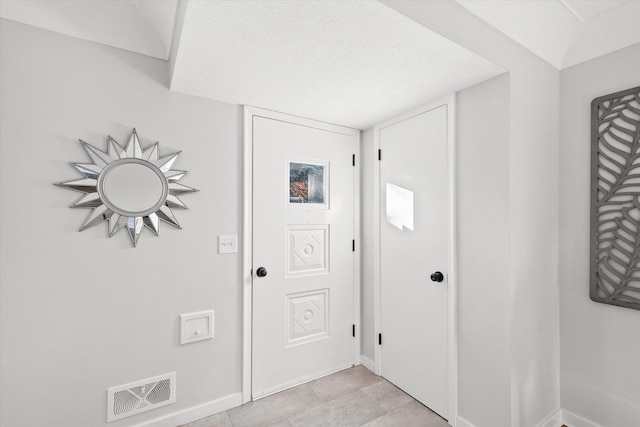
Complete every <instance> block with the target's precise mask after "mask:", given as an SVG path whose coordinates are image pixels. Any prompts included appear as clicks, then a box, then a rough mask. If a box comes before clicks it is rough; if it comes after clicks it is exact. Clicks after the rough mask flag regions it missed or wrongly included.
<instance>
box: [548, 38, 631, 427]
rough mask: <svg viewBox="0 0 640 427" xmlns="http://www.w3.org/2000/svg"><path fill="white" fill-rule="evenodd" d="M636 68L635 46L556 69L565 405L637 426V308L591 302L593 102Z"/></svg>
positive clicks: (600, 419)
mask: <svg viewBox="0 0 640 427" xmlns="http://www.w3.org/2000/svg"><path fill="white" fill-rule="evenodd" d="M639 70H640V44H636V45H634V46H631V47H629V48H626V49H623V50H620V51H617V52H614V53H611V54H609V55H605V56H602V57H600V58H597V59H594V60H591V61H589V62H585V63H583V64H580V65H577V66H574V67H571V68H567V69H565V70H563V71H562V72H561V74H560V77H561V98H560V104H561V111H560V118H561V119H560V123H561V125H560V139H561V150H560V196H561V197H560V223H561V234H560V238H561V239H560V308H561V310H560V326H561V365H560V367H561V397H562V407H563V409H566V410H568V411H570V412H571V413H573V414H576V415H578V416H581V417H583V418H586V419H588V420H591V421H592V422H595V423H597V424H599V425H602V426H607V427H628V426H632V425H638V423H640V363H639V362H640V311H637V310H630V309H627V308H622V307H615V306H611V305H605V304H599V303H595V302H593V301H591V300H590V299H589V257H590V254H589V248H590V243H589V215H590V174H591V133H590V129H591V101H592V100H593V98H596V97H599V96H603V95H607V94H609V93H613V92H617V91H620V90H624V89H629V88H632V87H634V86H640V72H639Z"/></svg>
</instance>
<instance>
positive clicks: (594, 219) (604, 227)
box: [590, 86, 640, 310]
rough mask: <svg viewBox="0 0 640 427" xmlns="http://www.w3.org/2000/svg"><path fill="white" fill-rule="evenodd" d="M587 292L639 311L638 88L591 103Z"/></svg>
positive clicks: (597, 297) (605, 302)
mask: <svg viewBox="0 0 640 427" xmlns="http://www.w3.org/2000/svg"><path fill="white" fill-rule="evenodd" d="M590 294H591V299H592V300H593V301H596V302H601V303H604V304H613V305H618V306H622V307H627V308H634V309H636V310H640V86H639V87H635V88H633V89H628V90H625V91H621V92H616V93H612V94H609V95H606V96H602V97H599V98H596V99H594V100H593V102H592V103H591V292H590Z"/></svg>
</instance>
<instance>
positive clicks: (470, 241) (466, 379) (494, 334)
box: [456, 74, 511, 427]
mask: <svg viewBox="0 0 640 427" xmlns="http://www.w3.org/2000/svg"><path fill="white" fill-rule="evenodd" d="M456 107H457V111H456V124H457V130H456V132H457V135H456V137H457V142H456V143H457V151H458V156H457V161H456V163H457V165H456V167H457V178H456V179H457V188H456V193H457V194H456V196H457V207H458V229H457V233H458V321H459V327H458V352H459V357H458V387H459V391H458V393H459V396H460V398H459V402H458V407H459V413H460V415H461V416H462V417H463V418H465V419H467V418H466V417H468V418H469V419H473V422H474V424H475V425H477V426H493V427H501V426H502V427H508V426H509V425H510V422H511V419H510V415H509V414H510V403H509V399H505V396H509V393H510V387H511V384H510V374H509V370H508V369H507V367H508V366H509V365H510V360H509V356H510V354H509V347H508V345H506V343H508V342H509V333H510V329H509V326H510V320H509V269H508V268H505V264H504V263H505V261H507V260H508V259H509V228H508V227H507V225H508V223H509V75H508V74H503V75H501V76H499V77H496V78H493V79H491V80H488V81H486V82H484V83H480V84H478V85H476V86H473V87H471V88H469V89H466V90H463V91H461V92H459V93H458V94H457V98H456ZM487 390H491V392H490V393H487Z"/></svg>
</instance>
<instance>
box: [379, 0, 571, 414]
mask: <svg viewBox="0 0 640 427" xmlns="http://www.w3.org/2000/svg"><path fill="white" fill-rule="evenodd" d="M383 3H385V4H387V5H388V6H390V7H392V8H394V9H396V10H397V11H398V12H400V13H402V14H404V15H406V16H407V17H409V18H411V19H413V20H414V21H416V22H418V23H420V24H422V25H425V26H426V27H428V28H430V29H431V30H433V31H436V32H438V33H439V34H441V35H443V36H444V37H447V38H448V39H450V40H452V41H454V42H456V43H458V44H460V45H461V46H463V47H465V48H467V49H469V50H471V51H473V52H475V53H477V54H479V55H481V56H483V57H485V58H486V59H488V60H490V61H493V62H494V63H496V64H497V65H499V66H501V67H503V68H505V69H506V70H508V71H509V75H510V80H509V82H510V84H509V105H510V107H509V120H510V130H509V140H510V142H509V204H508V211H509V217H508V218H509V219H508V224H505V227H507V228H508V232H509V256H508V259H500V260H499V261H500V262H501V264H502V267H501V268H504V269H508V271H509V287H510V289H509V303H508V307H504V306H499V307H497V309H498V310H501V311H502V310H505V309H507V310H509V311H510V322H509V323H510V328H511V330H510V334H509V340H508V342H505V341H504V340H496V341H494V343H493V345H495V346H496V347H495V348H494V349H493V351H495V352H496V353H498V354H504V351H505V348H504V347H505V346H506V348H507V349H508V350H506V351H508V353H509V354H510V362H511V363H510V366H504V369H505V370H508V371H510V377H511V396H501V398H502V399H505V400H509V401H510V404H511V408H510V413H511V414H510V416H511V422H510V426H511V427H529V426H536V425H538V424H539V423H540V422H542V421H543V420H544V419H546V418H547V417H549V416H550V415H552V414H553V413H555V412H556V411H558V410H559V408H560V398H559V307H558V224H559V218H558V150H559V148H558V135H559V128H558V102H559V72H558V71H557V70H556V69H554V68H553V67H552V66H550V65H549V64H547V63H545V62H544V61H542V60H541V59H540V58H538V57H536V56H535V55H533V54H532V53H531V52H529V51H527V50H526V49H524V48H523V47H522V46H520V45H518V44H517V43H515V42H514V41H513V40H511V39H509V38H508V37H506V36H505V35H504V34H502V33H500V32H498V31H497V30H495V29H494V28H492V27H490V26H488V25H487V24H486V23H484V22H483V21H481V20H480V19H479V18H478V17H476V16H475V15H473V14H471V13H470V12H468V11H467V10H465V9H464V8H463V7H462V6H460V5H459V4H457V3H455V2H452V1H428V2H415V1H406V0H404V1H394V0H383ZM486 166H487V167H493V166H492V164H487V165H486ZM458 273H459V274H463V273H464V272H463V271H459V272H458ZM471 273H473V274H492V273H493V272H489V273H487V272H485V271H473V272H471ZM502 303H504V301H503V302H502ZM468 320H469V322H471V321H472V319H471V318H469V319H468ZM460 327H461V328H463V327H464V325H460ZM476 344H477V346H481V345H482V344H481V343H476ZM469 351H471V350H469ZM482 351H485V350H482ZM479 387H482V383H478V384H476V385H475V388H479ZM460 391H461V392H462V393H464V392H465V390H464V389H461V390H460ZM495 391H496V390H493V389H487V390H486V393H484V394H483V395H482V396H468V397H467V396H463V395H461V396H460V399H461V401H464V399H466V398H468V399H471V398H477V399H482V400H483V401H484V399H488V396H489V395H490V394H491V393H494V392H495ZM481 407H482V405H480V404H478V405H477V406H475V408H476V410H475V411H474V412H463V411H462V410H463V409H464V408H461V412H460V415H461V416H462V417H463V418H464V419H466V420H467V421H468V422H470V423H472V424H475V425H477V426H478V427H484V426H483V425H482V424H480V422H481V421H482V420H483V419H485V417H486V416H487V415H486V414H485V413H483V412H482V409H481ZM469 409H471V408H469Z"/></svg>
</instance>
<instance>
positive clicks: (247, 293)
mask: <svg viewBox="0 0 640 427" xmlns="http://www.w3.org/2000/svg"><path fill="white" fill-rule="evenodd" d="M243 110H244V127H243V129H244V135H243V140H244V143H243V184H242V185H243V209H242V215H243V220H242V271H241V278H242V403H243V404H245V403H247V402H249V401H251V392H252V390H251V360H252V333H253V331H252V319H253V298H252V297H253V275H252V274H251V270H252V268H253V118H254V117H264V118H268V119H272V120H280V121H283V122H288V123H294V124H297V125H301V126H307V127H311V128H315V129H321V130H325V131H329V132H335V133H339V134H342V135H348V136H351V137H353V138H354V141H353V142H354V147H353V149H354V154H355V155H356V162H355V163H356V164H355V166H354V211H353V216H354V218H353V220H354V224H353V227H354V236H353V238H354V239H355V241H356V248H355V252H354V259H353V263H354V265H353V291H354V298H353V300H354V301H353V303H354V311H353V315H354V319H353V321H354V324H355V325H356V336H355V338H354V349H353V363H354V365H359V364H360V330H361V328H360V202H359V200H360V131H359V130H357V129H352V128H348V127H344V126H338V125H333V124H329V123H324V122H320V121H317V120H312V119H307V118H304V117H298V116H293V115H290V114H284V113H279V112H276V111H271V110H266V109H263V108H258V107H252V106H247V105H245V106H244V107H243Z"/></svg>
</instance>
